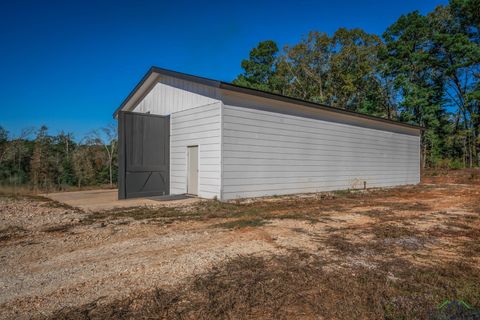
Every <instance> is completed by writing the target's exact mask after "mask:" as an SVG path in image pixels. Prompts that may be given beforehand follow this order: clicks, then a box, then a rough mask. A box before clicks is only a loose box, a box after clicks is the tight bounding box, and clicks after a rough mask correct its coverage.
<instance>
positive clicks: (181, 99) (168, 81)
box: [132, 75, 219, 115]
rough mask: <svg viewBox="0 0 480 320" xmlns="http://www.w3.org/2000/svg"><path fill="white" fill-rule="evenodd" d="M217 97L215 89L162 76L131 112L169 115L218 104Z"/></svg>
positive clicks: (217, 93)
mask: <svg viewBox="0 0 480 320" xmlns="http://www.w3.org/2000/svg"><path fill="white" fill-rule="evenodd" d="M218 95H219V92H218V89H217V88H214V87H211V86H207V85H204V84H199V83H195V82H191V81H186V80H183V79H178V78H173V77H169V76H164V75H162V76H160V78H159V80H158V82H156V84H155V85H154V86H153V87H152V89H151V90H150V91H149V92H148V93H147V94H146V95H145V97H143V99H141V100H140V101H139V103H138V104H137V105H136V106H135V107H134V108H133V110H132V111H135V112H142V113H145V112H150V113H152V114H159V115H169V114H171V113H174V112H178V111H182V110H187V109H190V108H195V107H198V106H203V105H206V104H211V103H214V102H218V101H219V99H218Z"/></svg>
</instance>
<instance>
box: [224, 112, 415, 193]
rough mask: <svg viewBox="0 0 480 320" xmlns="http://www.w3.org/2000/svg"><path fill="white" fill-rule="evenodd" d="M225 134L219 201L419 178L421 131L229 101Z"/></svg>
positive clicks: (409, 180) (406, 182) (389, 183)
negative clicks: (416, 131) (294, 112)
mask: <svg viewBox="0 0 480 320" xmlns="http://www.w3.org/2000/svg"><path fill="white" fill-rule="evenodd" d="M410 132H411V131H410ZM222 139H223V142H222V143H223V144H222V147H223V158H222V161H223V177H222V180H223V192H222V199H224V200H228V199H234V198H243V197H256V196H267V195H280V194H291V193H301V192H318V191H327V190H339V189H347V188H360V187H363V181H366V183H367V187H385V186H394V185H402V184H415V183H418V182H419V179H420V169H419V163H420V161H419V160H420V159H419V156H420V152H419V146H420V137H419V135H418V134H411V133H401V132H395V131H388V130H380V129H378V128H376V129H373V128H369V127H368V124H363V125H353V124H347V123H336V122H332V121H326V120H320V119H315V118H310V117H304V116H295V115H291V114H284V113H278V112H270V111H265V110H260V109H255V108H251V107H249V108H248V107H238V106H233V105H226V106H224V110H223V137H222Z"/></svg>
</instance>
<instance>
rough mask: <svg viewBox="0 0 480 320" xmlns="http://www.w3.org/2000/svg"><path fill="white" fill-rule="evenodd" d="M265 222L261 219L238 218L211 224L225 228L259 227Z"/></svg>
mask: <svg viewBox="0 0 480 320" xmlns="http://www.w3.org/2000/svg"><path fill="white" fill-rule="evenodd" d="M266 223H267V222H266V221H265V220H263V219H240V220H234V221H228V222H224V223H219V224H215V225H213V227H215V228H225V229H241V228H247V227H260V226H263V225H265V224H266Z"/></svg>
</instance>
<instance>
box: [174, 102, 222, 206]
mask: <svg viewBox="0 0 480 320" xmlns="http://www.w3.org/2000/svg"><path fill="white" fill-rule="evenodd" d="M195 145H198V154H199V156H198V157H199V173H198V180H199V186H198V196H199V197H202V198H214V197H217V198H220V183H221V156H220V154H221V149H220V147H221V103H220V102H219V103H213V104H209V105H206V106H201V107H196V108H191V109H188V110H184V111H179V112H175V113H172V114H171V117H170V193H171V194H183V193H186V192H187V147H188V146H195Z"/></svg>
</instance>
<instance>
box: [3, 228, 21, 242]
mask: <svg viewBox="0 0 480 320" xmlns="http://www.w3.org/2000/svg"><path fill="white" fill-rule="evenodd" d="M25 233H27V230H26V229H24V228H22V227H19V226H8V227H6V228H3V229H0V242H3V241H8V240H11V239H15V238H21V237H23V236H24V235H25Z"/></svg>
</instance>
